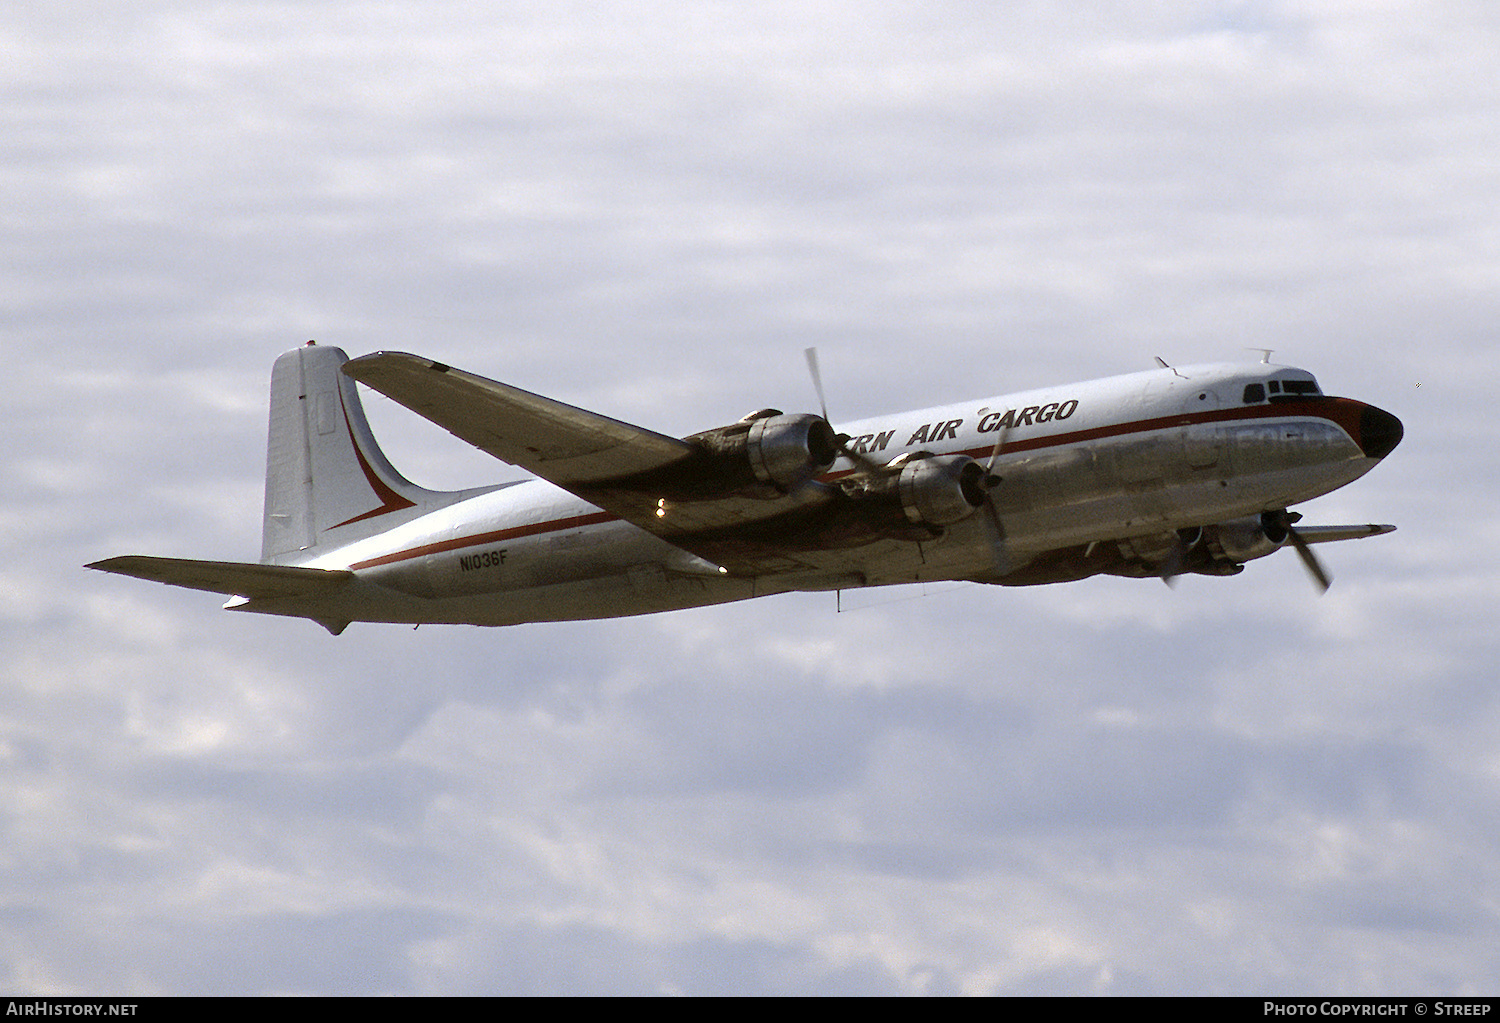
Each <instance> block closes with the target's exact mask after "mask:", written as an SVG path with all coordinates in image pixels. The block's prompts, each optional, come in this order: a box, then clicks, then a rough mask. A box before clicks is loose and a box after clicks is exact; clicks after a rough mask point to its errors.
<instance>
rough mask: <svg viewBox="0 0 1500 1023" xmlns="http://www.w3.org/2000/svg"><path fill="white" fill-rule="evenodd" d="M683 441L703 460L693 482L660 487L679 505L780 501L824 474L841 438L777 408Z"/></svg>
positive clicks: (823, 423)
mask: <svg viewBox="0 0 1500 1023" xmlns="http://www.w3.org/2000/svg"><path fill="white" fill-rule="evenodd" d="M685 439H686V440H689V441H691V442H693V443H694V444H696V445H697V446H698V447H699V448H700V449H701V450H702V452H703V455H704V458H703V460H702V461H701V462H700V463H699V464H698V466H697V467H696V469H695V472H694V474H693V476H692V477H691V479H678V480H674V481H672V484H670V485H662V484H658V486H661V487H662V489H664V490H665V491H666V492H667V494H668V496H670V497H672V498H673V499H674V500H680V501H687V500H699V501H702V500H714V499H716V498H720V497H728V496H729V495H731V494H738V495H741V496H745V497H758V498H771V497H776V496H778V495H780V494H784V493H786V492H787V491H789V490H791V489H793V488H794V487H796V486H798V485H800V484H802V483H805V482H807V481H808V480H810V479H812V478H813V477H814V476H817V475H818V474H819V473H822V472H826V471H827V470H828V469H829V468H830V467H831V466H832V465H833V463H834V460H835V459H836V458H838V456H839V438H838V436H837V435H836V434H835V433H834V432H833V427H831V426H829V425H828V420H826V419H824V418H823V417H822V416H815V415H811V414H809V413H805V412H803V413H798V414H795V415H784V414H783V413H782V412H781V411H780V410H778V409H773V408H767V409H761V410H760V411H759V412H752V413H750V414H749V415H748V416H746V417H745V418H743V419H741V420H740V421H739V422H737V423H730V424H729V425H728V426H721V427H719V428H717V429H714V430H705V431H703V432H702V433H695V434H693V435H692V436H691V437H687V438H685ZM674 488H675V489H674Z"/></svg>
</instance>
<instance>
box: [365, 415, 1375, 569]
mask: <svg viewBox="0 0 1500 1023" xmlns="http://www.w3.org/2000/svg"><path fill="white" fill-rule="evenodd" d="M1364 408H1365V406H1364V405H1363V404H1362V403H1361V402H1357V401H1354V400H1353V399H1350V398H1314V399H1308V400H1298V401H1287V402H1277V403H1275V404H1271V405H1250V406H1243V407H1238V408H1229V409H1212V410H1209V411H1206V412H1184V413H1179V414H1177V415H1171V416H1158V417H1156V418H1153V419H1137V420H1133V421H1130V422H1125V423H1115V424H1113V425H1111V426H1096V427H1090V428H1088V429H1085V430H1074V431H1072V432H1070V433H1054V434H1048V435H1047V436H1045V437H1033V438H1030V439H1023V440H1014V441H1007V442H1006V444H1005V447H1004V448H1003V449H1002V454H1014V453H1015V452H1017V451H1034V450H1037V449H1039V448H1049V447H1061V446H1063V445H1065V444H1081V443H1084V442H1086V441H1091V440H1104V439H1106V438H1110V437H1123V436H1125V435H1126V434H1131V433H1151V432H1153V431H1155V430H1173V429H1179V428H1181V427H1184V426H1192V425H1195V424H1201V423H1216V422H1217V423H1228V422H1235V421H1242V420H1243V421H1248V420H1255V419H1287V418H1309V417H1310V418H1314V419H1326V420H1328V421H1329V422H1331V423H1333V424H1334V425H1336V426H1338V427H1339V429H1341V430H1343V431H1344V432H1345V433H1347V434H1348V435H1349V437H1350V439H1351V440H1353V441H1354V442H1355V443H1356V444H1357V443H1359V426H1358V424H1359V416H1360V413H1361V411H1363V409H1364ZM1330 413H1331V414H1330ZM947 453H948V454H961V455H968V456H970V457H971V458H981V457H987V456H988V455H989V453H990V447H989V446H985V447H982V448H969V449H967V450H964V451H954V452H947ZM854 471H855V470H853V469H845V470H842V471H840V472H836V473H829V474H827V475H825V476H822V477H820V479H822V480H824V481H829V480H835V479H839V478H841V477H844V476H848V475H850V474H851V473H853V472H854ZM619 519H620V517H619V516H618V515H615V514H613V513H611V512H605V511H600V512H593V513H591V514H588V515H573V516H570V517H567V518H561V519H550V520H548V521H545V522H533V523H529V524H527V525H524V526H512V527H511V528H509V529H498V530H494V531H492V532H488V533H477V534H475V535H473V536H465V537H455V538H454V539H452V540H441V541H438V542H437V543H430V544H423V545H422V546H420V547H411V548H407V549H406V550H402V551H396V552H395V553H392V554H385V555H382V556H381V557H378V558H371V559H369V560H368V561H360V562H356V563H355V564H352V565H350V566H349V567H350V568H351V569H362V568H375V567H377V566H379V565H391V564H395V563H397V562H401V561H410V560H411V559H412V558H421V557H426V556H427V555H429V554H441V553H443V552H445V551H454V550H459V549H461V548H464V547H477V546H479V545H480V544H489V543H497V542H500V541H504V540H514V539H517V538H518V537H523V536H536V535H538V534H541V533H553V532H562V531H564V530H568V529H578V528H580V527H582V526H596V525H601V524H603V523H605V522H616V521H619Z"/></svg>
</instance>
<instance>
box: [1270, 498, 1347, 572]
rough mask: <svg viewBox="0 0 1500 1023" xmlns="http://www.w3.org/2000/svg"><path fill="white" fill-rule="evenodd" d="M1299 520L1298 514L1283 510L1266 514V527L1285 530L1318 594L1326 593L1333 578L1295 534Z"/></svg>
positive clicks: (1305, 540) (1302, 537) (1305, 543)
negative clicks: (1295, 524)
mask: <svg viewBox="0 0 1500 1023" xmlns="http://www.w3.org/2000/svg"><path fill="white" fill-rule="evenodd" d="M1301 519H1302V516H1301V514H1299V513H1298V512H1289V511H1287V510H1286V509H1285V508H1283V509H1282V510H1281V511H1279V512H1268V513H1267V515H1266V525H1268V526H1270V525H1273V524H1274V525H1277V526H1280V527H1281V528H1282V529H1284V530H1286V538H1287V539H1288V540H1290V541H1291V542H1292V547H1293V548H1295V549H1296V551H1297V557H1299V558H1301V559H1302V565H1303V567H1304V568H1306V569H1307V574H1308V575H1310V576H1312V578H1313V582H1314V583H1316V584H1317V587H1318V592H1319V593H1327V592H1328V587H1330V586H1332V585H1333V577H1332V576H1330V575H1329V574H1328V570H1327V569H1326V568H1324V567H1323V563H1322V562H1321V561H1319V560H1318V556H1317V555H1316V554H1314V553H1313V552H1312V546H1311V545H1310V544H1309V543H1308V542H1307V538H1306V537H1304V536H1303V535H1302V534H1301V533H1299V532H1297V527H1296V526H1294V525H1293V523H1294V522H1298V521H1300V520H1301Z"/></svg>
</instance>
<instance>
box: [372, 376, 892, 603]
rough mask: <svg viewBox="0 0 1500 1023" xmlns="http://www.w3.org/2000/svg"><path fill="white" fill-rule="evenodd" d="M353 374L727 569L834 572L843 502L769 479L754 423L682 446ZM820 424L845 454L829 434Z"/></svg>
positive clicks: (479, 394) (519, 397)
mask: <svg viewBox="0 0 1500 1023" xmlns="http://www.w3.org/2000/svg"><path fill="white" fill-rule="evenodd" d="M344 372H345V373H347V374H348V375H349V376H351V377H353V378H354V379H355V380H358V381H359V382H360V383H362V384H365V385H367V386H369V387H371V388H373V389H375V390H376V391H379V392H380V393H382V394H384V395H386V396H387V397H389V398H391V399H393V400H395V401H396V402H399V403H400V404H402V405H405V406H406V407H407V408H409V409H411V410H412V411H413V412H416V413H417V414H418V415H420V416H422V417H423V418H425V419H428V420H430V421H432V422H434V423H436V424H437V425H439V426H441V427H442V428H443V429H445V430H447V431H448V432H449V433H451V434H453V435H454V436H456V437H459V438H461V439H462V440H465V441H468V442H469V443H470V444H473V445H474V446H475V447H477V448H479V449H480V450H482V451H485V452H488V453H489V454H491V455H493V456H495V457H496V458H498V459H500V460H501V461H504V462H509V463H511V464H512V465H518V466H520V467H522V468H523V469H526V470H527V471H529V472H532V473H534V474H535V475H537V476H540V477H541V478H542V479H545V480H548V481H549V482H551V483H554V484H556V485H557V486H559V487H562V488H563V489H564V490H567V491H570V492H571V493H574V494H576V495H578V496H579V497H581V498H583V499H584V500H586V501H588V502H589V503H590V504H593V505H596V506H598V507H600V508H603V509H604V510H605V511H608V512H611V513H613V514H615V515H618V516H620V517H621V518H622V519H625V520H626V521H628V522H631V523H633V524H635V525H637V526H639V527H641V528H642V529H645V530H646V531H648V532H650V533H654V534H656V535H657V536H660V537H662V538H663V539H665V540H668V541H669V542H671V543H673V544H676V545H677V546H679V547H682V548H684V549H685V550H688V551H691V552H693V553H695V554H698V555H701V556H702V557H705V558H707V559H708V560H710V561H712V562H714V563H715V564H717V565H721V566H724V567H725V568H726V569H729V570H732V571H734V572H737V573H741V574H746V575H760V574H766V573H770V572H796V571H821V570H825V569H827V568H828V567H829V565H828V564H827V561H828V559H826V558H824V557H821V556H820V552H821V551H823V550H825V549H826V548H827V547H828V546H829V538H828V535H827V534H828V532H829V529H830V528H831V526H832V525H833V524H834V519H835V518H837V516H833V517H830V516H831V515H832V509H833V506H835V505H837V504H839V503H840V502H841V501H844V500H846V499H845V498H844V496H843V492H842V491H840V490H838V489H837V488H834V487H829V486H826V485H824V484H822V483H818V482H816V481H814V480H812V479H811V475H812V474H811V473H808V474H807V476H808V478H806V479H799V480H797V482H796V483H795V485H788V486H781V485H777V482H776V481H775V480H771V479H761V478H757V477H756V475H755V474H754V472H753V471H752V469H753V466H752V464H750V463H751V461H753V459H752V460H749V461H747V460H746V458H745V451H746V449H745V436H746V434H748V433H750V432H752V427H753V426H754V424H753V423H750V422H749V421H742V424H736V425H735V426H731V427H726V428H724V430H721V431H709V432H708V433H706V434H695V435H694V436H693V437H689V438H687V439H678V438H675V437H668V436H666V435H664V434H660V433H656V432H654V431H651V430H646V429H643V428H641V427H639V426H632V425H630V424H629V423H622V422H620V421H619V420H616V419H611V418H609V417H608V416H602V415H599V414H598V413H596V412H589V411H588V410H586V409H581V408H576V407H575V406H572V405H567V404H564V403H563V402H560V401H554V400H553V399H551V398H544V397H542V396H541V395H538V394H532V393H531V392H529V391H523V390H521V389H520V388H518V387H512V386H510V385H508V384H503V383H500V382H498V381H495V380H488V379H486V378H484V377H481V376H477V375H475V374H473V373H466V372H464V371H463V370H458V369H454V368H452V367H451V366H446V365H444V364H442V363H440V362H434V361H432V360H430V359H425V358H421V357H419V356H416V355H409V354H406V353H403V352H377V353H375V354H373V355H366V356H362V357H360V358H358V359H353V360H351V361H349V362H348V363H346V364H345V366H344ZM779 418H780V419H785V420H798V421H801V420H812V419H814V418H815V417H811V416H806V417H779ZM817 422H819V423H822V428H823V429H826V430H828V443H830V444H834V443H835V442H833V441H832V431H831V429H829V428H828V427H827V423H826V422H823V421H822V420H817ZM803 425H806V424H805V423H803ZM735 443H737V444H738V447H735ZM835 450H836V449H835V448H830V449H829V452H828V454H827V461H828V462H829V463H831V462H832V460H833V456H834V453H835ZM726 451H727V453H726ZM837 525H838V527H839V528H840V529H842V530H843V531H844V532H845V533H848V532H849V528H848V525H847V523H845V522H843V521H842V520H840V521H838V522H837ZM856 532H858V530H856ZM868 539H871V538H864V539H863V540H862V542H867V541H868Z"/></svg>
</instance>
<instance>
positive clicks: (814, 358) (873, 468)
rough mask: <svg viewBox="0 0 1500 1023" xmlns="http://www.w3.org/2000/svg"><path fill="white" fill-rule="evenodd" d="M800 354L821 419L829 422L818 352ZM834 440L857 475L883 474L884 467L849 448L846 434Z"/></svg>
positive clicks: (815, 350)
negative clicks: (805, 363)
mask: <svg viewBox="0 0 1500 1023" xmlns="http://www.w3.org/2000/svg"><path fill="white" fill-rule="evenodd" d="M802 354H803V355H805V356H807V372H808V373H809V375H811V376H812V382H813V389H814V390H815V391H817V392H818V406H819V407H820V408H821V409H822V412H823V419H824V420H825V421H828V422H831V420H829V419H828V399H827V397H825V396H824V393H823V374H822V372H821V371H820V370H819V369H818V350H817V349H816V348H804V349H802ZM834 439H835V440H837V441H838V450H839V454H841V455H843V456H844V457H845V458H847V459H849V461H851V462H853V463H854V467H855V470H856V471H857V472H858V473H859V475H861V476H869V477H876V476H880V475H882V474H883V473H884V472H885V466H883V465H881V464H880V463H879V462H877V461H875V460H874V459H872V458H869V457H867V456H865V455H862V454H860V453H859V452H858V451H855V450H854V449H853V448H851V447H849V440H850V437H849V435H848V434H847V433H840V434H836V435H835V438H834Z"/></svg>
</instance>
